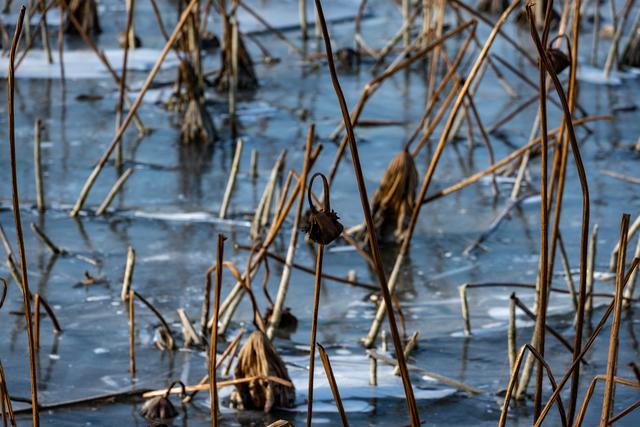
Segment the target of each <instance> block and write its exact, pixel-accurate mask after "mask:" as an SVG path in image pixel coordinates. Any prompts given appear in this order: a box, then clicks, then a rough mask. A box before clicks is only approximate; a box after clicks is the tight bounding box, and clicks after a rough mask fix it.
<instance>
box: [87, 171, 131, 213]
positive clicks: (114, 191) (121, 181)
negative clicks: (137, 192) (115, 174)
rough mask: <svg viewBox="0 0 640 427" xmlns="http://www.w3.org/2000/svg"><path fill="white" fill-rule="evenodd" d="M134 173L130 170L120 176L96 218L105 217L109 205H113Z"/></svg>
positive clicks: (98, 210)
mask: <svg viewBox="0 0 640 427" xmlns="http://www.w3.org/2000/svg"><path fill="white" fill-rule="evenodd" d="M132 173H133V168H128V169H127V170H126V171H124V173H123V174H122V175H120V177H119V178H118V180H117V181H116V182H115V184H113V187H111V190H109V194H107V197H105V198H104V200H103V201H102V203H101V204H100V207H98V209H97V210H96V216H100V215H103V214H104V213H105V212H106V211H107V209H108V208H109V205H111V202H113V199H114V198H115V197H116V195H117V194H118V192H119V191H120V190H121V189H122V187H123V186H124V183H125V182H127V179H129V176H131V174H132Z"/></svg>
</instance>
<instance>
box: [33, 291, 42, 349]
mask: <svg viewBox="0 0 640 427" xmlns="http://www.w3.org/2000/svg"><path fill="white" fill-rule="evenodd" d="M33 323H34V326H35V329H34V333H33V346H34V347H35V351H36V353H37V352H39V351H40V295H38V294H34V295H33Z"/></svg>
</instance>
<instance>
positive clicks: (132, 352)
mask: <svg viewBox="0 0 640 427" xmlns="http://www.w3.org/2000/svg"><path fill="white" fill-rule="evenodd" d="M133 297H134V295H133V290H130V291H129V372H130V373H131V377H132V378H133V377H135V375H136V349H135V342H136V339H135V333H136V324H135V321H136V315H135V305H134V300H135V298H133Z"/></svg>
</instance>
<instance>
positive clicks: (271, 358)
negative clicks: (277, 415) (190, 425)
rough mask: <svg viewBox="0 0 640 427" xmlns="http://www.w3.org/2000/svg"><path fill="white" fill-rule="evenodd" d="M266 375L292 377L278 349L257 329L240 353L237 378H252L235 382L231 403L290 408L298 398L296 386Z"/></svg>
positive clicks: (247, 407)
mask: <svg viewBox="0 0 640 427" xmlns="http://www.w3.org/2000/svg"><path fill="white" fill-rule="evenodd" d="M265 377H278V378H281V379H284V380H286V381H290V379H289V373H288V371H287V367H286V366H285V364H284V362H283V361H282V359H281V358H280V355H279V354H278V352H277V350H276V349H275V347H274V346H273V344H271V341H269V338H267V336H266V335H265V334H264V333H262V332H260V331H255V332H253V333H252V334H251V335H249V338H248V339H247V341H246V342H245V343H244V344H243V346H242V348H241V349H240V352H239V353H238V362H237V364H236V368H235V372H234V378H235V379H242V378H253V379H251V380H250V381H249V382H243V383H240V384H236V387H235V390H234V391H233V392H232V393H231V405H232V406H233V407H235V408H237V409H240V410H251V409H255V410H262V411H264V412H265V413H266V412H269V411H271V408H272V407H274V406H277V407H282V408H290V407H292V406H293V403H294V401H295V388H294V387H293V386H291V387H287V386H284V385H282V384H280V383H276V382H274V381H272V380H269V379H265Z"/></svg>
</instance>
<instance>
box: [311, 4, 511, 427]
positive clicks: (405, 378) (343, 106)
mask: <svg viewBox="0 0 640 427" xmlns="http://www.w3.org/2000/svg"><path fill="white" fill-rule="evenodd" d="M517 1H519V0H517ZM315 3H316V9H317V11H318V18H319V20H320V25H321V27H322V35H323V38H324V43H325V49H326V54H327V63H328V66H329V71H330V73H331V81H332V83H333V87H334V89H335V92H336V96H337V98H338V102H339V103H340V110H341V112H342V119H343V120H344V125H345V128H346V131H347V136H348V140H349V149H350V151H351V159H352V161H353V168H354V171H355V175H356V181H357V184H358V192H359V193H360V203H361V204H362V210H363V213H364V217H365V221H366V224H367V233H368V237H369V239H368V240H369V245H370V249H371V254H372V258H373V261H374V263H375V267H376V268H375V269H376V274H377V276H378V280H379V281H380V288H381V289H382V295H383V297H384V302H385V304H384V306H385V307H386V310H387V314H388V316H387V317H388V319H389V329H390V330H391V336H392V338H393V345H394V348H395V352H396V357H397V358H398V366H400V372H401V374H402V383H403V386H404V393H405V396H406V399H407V406H408V409H409V418H410V419H411V425H412V427H418V426H419V425H420V416H419V414H418V407H417V405H416V401H415V398H414V396H413V389H412V387H411V380H410V379H409V371H408V370H407V366H406V361H405V358H404V353H403V348H402V341H401V340H400V334H399V333H398V326H397V324H396V319H395V316H394V314H393V307H392V299H391V291H390V289H389V288H388V286H387V278H386V276H385V272H384V267H383V265H382V258H381V256H380V250H379V248H378V242H377V239H376V231H375V228H374V225H373V218H372V216H371V208H370V207H369V198H368V196H367V188H366V186H365V183H364V176H363V174H362V167H361V166H360V157H359V155H358V145H357V143H356V138H355V135H354V133H353V127H352V125H351V119H350V117H349V111H348V109H347V103H346V101H345V99H344V94H343V93H342V89H341V88H340V83H339V82H338V76H337V73H336V68H335V64H334V63H333V52H332V50H331V39H330V38H329V31H328V30H327V23H326V21H325V19H324V13H323V12H322V4H321V3H320V0H315ZM423 197H424V195H423ZM418 200H422V198H420V199H418ZM417 206H420V203H418V204H417Z"/></svg>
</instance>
